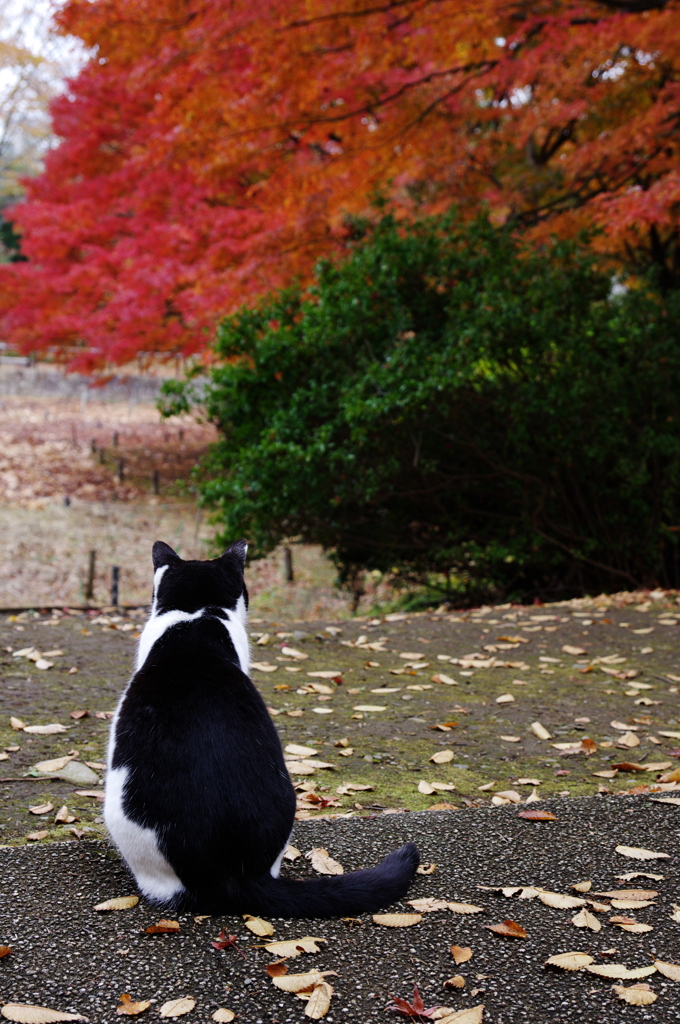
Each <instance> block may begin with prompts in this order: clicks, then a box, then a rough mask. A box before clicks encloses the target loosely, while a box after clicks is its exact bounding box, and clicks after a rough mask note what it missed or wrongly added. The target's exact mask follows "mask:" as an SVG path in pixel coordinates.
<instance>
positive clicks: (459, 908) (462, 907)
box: [446, 901, 484, 914]
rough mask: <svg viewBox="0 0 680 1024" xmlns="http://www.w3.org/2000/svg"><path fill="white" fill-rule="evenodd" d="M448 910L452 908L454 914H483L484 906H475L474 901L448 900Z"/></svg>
mask: <svg viewBox="0 0 680 1024" xmlns="http://www.w3.org/2000/svg"><path fill="white" fill-rule="evenodd" d="M446 905H447V907H448V908H449V910H452V911H453V913H454V914H483V913H484V907H476V906H475V904H474V903H452V902H451V901H449V902H448V903H447V904H446Z"/></svg>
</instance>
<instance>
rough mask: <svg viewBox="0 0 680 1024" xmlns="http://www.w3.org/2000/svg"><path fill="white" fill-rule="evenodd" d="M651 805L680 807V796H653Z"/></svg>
mask: <svg viewBox="0 0 680 1024" xmlns="http://www.w3.org/2000/svg"><path fill="white" fill-rule="evenodd" d="M650 803H653V804H673V806H674V807H680V796H653V797H651V799H650Z"/></svg>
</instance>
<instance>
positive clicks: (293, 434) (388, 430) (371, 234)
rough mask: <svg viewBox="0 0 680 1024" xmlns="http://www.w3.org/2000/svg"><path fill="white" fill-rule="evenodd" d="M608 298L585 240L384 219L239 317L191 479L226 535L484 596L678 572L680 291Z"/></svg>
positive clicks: (346, 571) (598, 585) (221, 352)
mask: <svg viewBox="0 0 680 1024" xmlns="http://www.w3.org/2000/svg"><path fill="white" fill-rule="evenodd" d="M610 290H611V278H610V276H609V275H607V274H606V273H604V272H601V271H599V270H598V269H597V268H596V266H595V264H594V262H593V259H592V258H591V256H590V255H589V253H588V251H587V249H585V248H583V247H579V246H576V245H571V244H565V243H559V242H555V243H553V244H552V245H550V246H547V247H541V248H539V249H532V248H530V247H528V246H525V245H524V244H523V243H522V242H521V240H518V239H516V238H513V237H512V235H511V234H509V233H508V232H506V231H504V230H498V229H495V228H493V227H492V226H491V225H490V224H489V223H488V222H486V221H484V220H480V221H477V222H475V223H473V224H468V225H462V224H459V223H457V222H456V220H455V219H454V218H453V217H444V218H438V219H432V220H427V221H422V222H416V223H411V224H397V223H395V222H394V220H393V219H392V218H391V217H385V218H384V219H383V220H382V221H381V222H380V223H379V224H378V225H377V226H376V227H374V228H372V229H368V228H367V229H366V232H365V235H364V237H363V238H361V239H360V240H359V241H358V242H356V243H355V244H354V245H353V248H352V251H351V253H350V255H349V256H348V258H347V259H346V260H345V261H344V262H342V263H339V264H333V263H330V262H326V263H322V264H320V265H319V267H318V268H317V275H316V279H315V283H314V286H313V287H311V288H310V289H308V290H307V291H306V292H304V293H302V292H299V291H288V292H285V293H281V294H279V295H276V296H274V297H273V298H270V299H269V300H268V301H266V302H265V303H263V304H262V305H261V306H260V307H259V308H258V309H255V310H250V309H243V310H242V311H240V312H239V313H237V314H236V315H234V316H231V317H229V318H228V319H226V320H225V321H224V322H223V324H222V325H221V327H220V330H219V334H218V339H217V342H216V350H217V354H218V356H219V362H218V364H217V365H216V366H215V367H214V368H213V369H212V371H211V375H210V380H209V382H208V386H207V389H206V392H205V395H204V396H203V399H202V401H203V403H204V404H205V406H206V409H207V414H208V415H209V417H210V418H211V419H213V420H214V422H215V423H216V424H217V426H218V428H219V431H220V434H221V439H220V441H219V443H217V444H216V445H215V446H214V448H213V449H212V452H211V454H210V456H209V458H208V460H207V462H206V464H205V465H204V467H203V470H202V474H201V483H200V485H199V486H200V489H201V495H202V499H203V501H204V502H205V503H207V504H208V505H211V506H213V507H214V508H216V509H217V510H218V519H219V521H220V523H221V526H222V530H223V537H224V539H225V540H232V539H234V538H235V537H237V536H241V535H243V536H246V537H248V538H249V540H250V541H251V542H254V545H255V549H256V552H257V553H258V554H264V553H265V552H267V551H268V550H270V549H271V548H272V547H273V546H274V545H275V544H277V543H278V542H279V541H280V540H282V539H283V538H286V537H299V538H300V539H302V540H304V541H307V542H310V543H318V544H322V545H323V546H324V548H326V549H327V550H329V551H330V552H331V553H332V554H333V557H334V559H335V560H336V563H337V565H338V567H339V569H340V573H341V577H342V578H343V579H345V580H347V579H351V578H352V577H353V575H356V573H357V572H358V571H359V570H362V569H378V570H382V571H384V572H392V571H396V572H398V573H401V574H402V575H404V576H406V577H408V578H410V579H413V580H416V579H419V580H423V581H424V580H426V579H429V580H430V582H432V580H433V579H434V580H439V581H440V582H441V581H447V580H448V581H449V585H450V586H451V587H455V586H458V585H459V584H460V581H461V580H462V581H464V583H465V586H466V587H467V589H468V592H469V594H470V595H471V596H472V595H474V596H475V597H476V598H479V597H480V596H482V595H484V594H486V595H489V596H513V597H517V596H520V595H521V596H524V597H525V598H528V597H531V596H536V595H542V596H556V595H559V594H572V593H579V592H588V591H590V592H592V591H593V590H594V591H599V590H602V589H612V588H613V589H617V590H620V589H626V588H630V587H636V586H639V585H647V584H650V585H651V584H659V583H660V584H663V585H668V586H677V585H678V583H679V582H680V565H679V561H678V546H677V537H678V533H677V531H678V530H680V525H678V524H680V507H679V505H680V491H679V467H680V463H679V458H678V457H679V453H680V429H679V428H680V418H679V417H680V409H679V408H678V397H679V396H680V346H679V344H678V342H679V335H680V330H679V329H680V300H679V297H678V295H677V294H674V293H671V294H669V295H665V296H663V295H661V294H660V293H658V292H656V291H655V290H654V289H653V288H652V287H651V286H644V287H638V288H634V289H631V290H629V291H627V292H626V293H625V294H623V295H620V296H616V297H612V296H611V295H610ZM172 392H173V388H172V387H171V388H170V389H168V392H167V393H166V399H165V402H166V412H173V411H177V410H178V409H180V408H183V407H184V408H186V403H187V401H188V400H189V399H188V397H187V390H186V388H185V389H182V388H181V387H175V388H174V394H173V393H172Z"/></svg>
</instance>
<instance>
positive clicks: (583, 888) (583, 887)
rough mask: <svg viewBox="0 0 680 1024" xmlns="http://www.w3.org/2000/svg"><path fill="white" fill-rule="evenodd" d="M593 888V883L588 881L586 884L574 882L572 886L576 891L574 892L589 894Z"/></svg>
mask: <svg viewBox="0 0 680 1024" xmlns="http://www.w3.org/2000/svg"><path fill="white" fill-rule="evenodd" d="M592 887H593V883H592V882H591V881H590V879H588V880H587V881H586V882H576V883H575V884H574V885H572V889H576V892H590V890H591V889H592Z"/></svg>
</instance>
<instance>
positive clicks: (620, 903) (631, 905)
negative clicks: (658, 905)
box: [612, 899, 654, 910]
mask: <svg viewBox="0 0 680 1024" xmlns="http://www.w3.org/2000/svg"><path fill="white" fill-rule="evenodd" d="M652 906H654V901H653V900H627V899H623V900H612V907H614V909H615V910H642V909H643V907H652Z"/></svg>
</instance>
